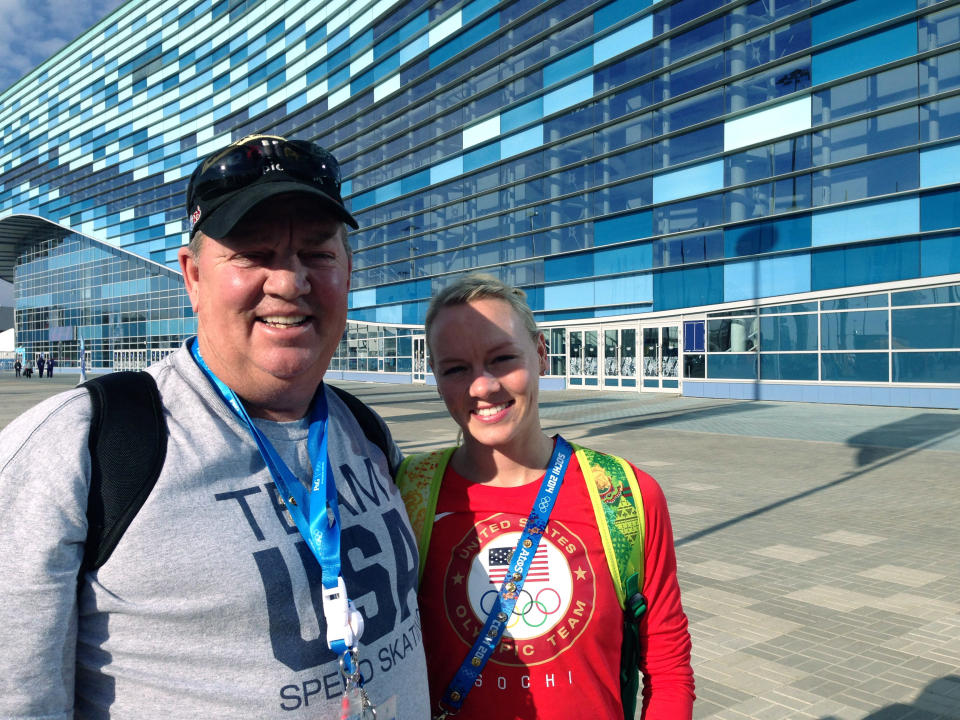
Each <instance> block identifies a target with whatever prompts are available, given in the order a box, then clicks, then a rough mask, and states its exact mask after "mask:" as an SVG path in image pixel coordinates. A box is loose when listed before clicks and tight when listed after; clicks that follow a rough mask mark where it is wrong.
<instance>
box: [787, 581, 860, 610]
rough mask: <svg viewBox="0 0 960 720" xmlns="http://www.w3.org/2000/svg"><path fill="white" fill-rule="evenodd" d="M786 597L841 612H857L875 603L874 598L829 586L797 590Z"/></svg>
mask: <svg viewBox="0 0 960 720" xmlns="http://www.w3.org/2000/svg"><path fill="white" fill-rule="evenodd" d="M787 597H789V598H790V599H792V600H800V601H802V602H807V603H810V604H811V605H818V606H820V607H824V608H829V609H831V610H839V611H841V612H849V611H851V610H857V609H859V608H862V607H863V606H864V605H871V604H873V605H875V603H876V598H875V597H874V596H871V595H865V594H863V593H859V592H854V591H853V590H844V589H842V588H838V587H832V586H830V585H815V586H813V587H809V588H806V589H804V590H798V591H797V592H794V593H791V594H790V595H788V596H787Z"/></svg>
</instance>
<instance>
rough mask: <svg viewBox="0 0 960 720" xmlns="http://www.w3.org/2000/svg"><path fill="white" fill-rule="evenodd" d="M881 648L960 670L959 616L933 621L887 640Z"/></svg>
mask: <svg viewBox="0 0 960 720" xmlns="http://www.w3.org/2000/svg"><path fill="white" fill-rule="evenodd" d="M883 647H888V648H896V649H898V650H900V651H901V652H905V653H909V654H911V655H917V656H919V657H922V658H925V659H927V660H933V661H935V662H938V663H946V664H947V665H951V664H952V666H953V667H954V668H960V615H951V616H949V617H945V618H942V619H940V620H935V621H934V622H931V623H927V624H926V625H923V626H921V627H919V628H917V629H916V630H912V631H910V632H908V633H905V634H904V635H903V636H901V637H899V638H894V639H892V640H889V641H888V642H887V643H885V644H884V645H883Z"/></svg>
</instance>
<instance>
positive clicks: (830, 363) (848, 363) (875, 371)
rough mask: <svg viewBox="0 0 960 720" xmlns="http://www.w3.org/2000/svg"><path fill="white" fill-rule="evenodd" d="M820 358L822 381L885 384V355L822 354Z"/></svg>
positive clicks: (886, 371) (886, 362) (887, 366)
mask: <svg viewBox="0 0 960 720" xmlns="http://www.w3.org/2000/svg"><path fill="white" fill-rule="evenodd" d="M820 357H821V367H822V374H821V377H820V379H821V380H824V381H843V380H850V381H854V382H887V381H888V380H889V356H888V355H887V353H824V354H823V355H821V356H820Z"/></svg>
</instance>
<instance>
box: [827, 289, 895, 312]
mask: <svg viewBox="0 0 960 720" xmlns="http://www.w3.org/2000/svg"><path fill="white" fill-rule="evenodd" d="M881 307H887V293H878V294H877V295H858V296H857V297H849V298H838V299H836V300H823V301H821V302H820V309H821V310H861V309H867V308H881Z"/></svg>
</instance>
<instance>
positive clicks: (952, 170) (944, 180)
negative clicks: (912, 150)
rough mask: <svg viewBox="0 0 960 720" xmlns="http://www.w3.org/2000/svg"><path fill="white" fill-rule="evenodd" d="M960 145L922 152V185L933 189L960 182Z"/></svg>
mask: <svg viewBox="0 0 960 720" xmlns="http://www.w3.org/2000/svg"><path fill="white" fill-rule="evenodd" d="M958 165H960V143H953V144H950V145H941V146H940V147H936V148H929V149H926V150H921V151H920V185H921V187H933V186H934V185H947V184H949V183H956V182H958V181H960V170H958Z"/></svg>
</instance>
